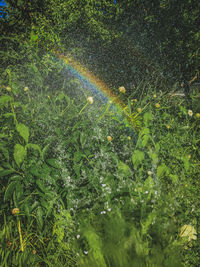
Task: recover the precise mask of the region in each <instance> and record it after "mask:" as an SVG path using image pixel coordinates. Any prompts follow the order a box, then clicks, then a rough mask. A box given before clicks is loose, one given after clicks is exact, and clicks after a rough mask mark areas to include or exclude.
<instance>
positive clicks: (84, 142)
mask: <svg viewBox="0 0 200 267" xmlns="http://www.w3.org/2000/svg"><path fill="white" fill-rule="evenodd" d="M87 137H88V135H87V134H86V133H84V132H81V134H80V142H81V147H82V148H84V146H85V144H86V141H87Z"/></svg>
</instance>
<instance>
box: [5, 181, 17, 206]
mask: <svg viewBox="0 0 200 267" xmlns="http://www.w3.org/2000/svg"><path fill="white" fill-rule="evenodd" d="M17 184H19V182H18V181H13V182H11V183H9V185H8V186H7V187H6V190H5V194H4V201H8V200H10V199H11V198H12V195H13V192H14V190H15V189H16V186H17Z"/></svg>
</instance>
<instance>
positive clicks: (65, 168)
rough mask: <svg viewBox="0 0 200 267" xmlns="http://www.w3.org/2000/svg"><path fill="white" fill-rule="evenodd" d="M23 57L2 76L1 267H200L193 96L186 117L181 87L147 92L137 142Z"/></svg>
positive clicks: (134, 99) (38, 57)
mask: <svg viewBox="0 0 200 267" xmlns="http://www.w3.org/2000/svg"><path fill="white" fill-rule="evenodd" d="M21 49H22V50H20V51H21V54H23V55H24V57H25V58H26V61H25V62H22V61H19V60H20V58H19V59H17V58H16V61H15V62H14V63H13V64H12V62H10V64H9V65H6V64H7V61H6V59H5V62H4V69H2V72H1V88H0V109H1V115H0V124H1V134H0V138H1V140H0V151H1V154H0V166H1V167H0V181H1V191H0V198H1V199H0V200H1V202H0V203H1V207H0V214H1V226H0V237H1V243H0V262H1V266H2V267H3V266H22V267H23V266H90V267H92V266H94V267H96V266H100V267H103V266H112V267H119V266H123V267H125V266H127V267H128V266H131V267H132V266H133V267H134V266H137V267H138V266H141V267H144V266H152V267H153V266H155V267H159V266H167V267H169V266H171V267H172V266H177V267H180V266H198V263H199V261H200V254H199V251H200V243H199V240H198V239H197V233H198V232H199V230H200V225H199V218H200V208H199V196H200V192H199V191H200V189H199V188H200V168H199V167H200V154H199V149H198V147H199V143H200V137H199V130H200V129H199V128H200V110H199V105H198V103H199V96H200V94H199V90H198V88H197V87H195V86H193V88H192V91H191V94H190V96H191V103H190V108H189V109H188V103H186V100H185V97H183V96H180V95H179V94H176V93H173V92H175V91H176V90H177V86H176V85H174V88H169V90H168V92H165V93H163V92H161V91H159V90H157V88H152V87H151V86H150V85H148V83H146V84H145V85H144V84H143V85H142V83H141V85H140V87H138V88H136V90H135V91H134V92H133V93H132V95H131V96H129V97H128V99H126V102H125V106H124V110H123V112H122V113H124V114H123V115H124V118H126V120H128V121H129V127H132V128H133V133H131V132H130V129H128V128H126V126H125V125H123V123H122V122H123V121H122V117H119V116H117V115H116V114H114V113H113V112H111V111H110V110H108V111H107V112H105V110H107V105H109V104H104V105H102V107H101V108H98V109H97V108H95V96H91V95H88V96H86V97H82V101H81V102H80V101H79V103H78V102H77V101H76V99H72V98H70V95H69V91H70V87H71V86H72V84H73V83H69V82H68V81H67V73H66V72H65V73H64V74H63V67H62V65H61V64H60V63H59V62H58V61H55V60H54V58H53V57H52V56H51V55H49V54H46V53H45V52H41V51H39V50H38V49H36V50H34V48H33V47H31V46H29V44H27V45H23V46H22V47H21ZM15 55H16V54H13V58H15ZM119 86H120V85H119ZM87 97H93V101H94V103H92V102H93V101H91V98H89V99H88V98H87ZM118 97H119V98H120V97H123V98H124V96H122V95H120V94H119V96H118Z"/></svg>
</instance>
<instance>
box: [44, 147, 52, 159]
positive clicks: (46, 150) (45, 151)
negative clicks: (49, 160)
mask: <svg viewBox="0 0 200 267" xmlns="http://www.w3.org/2000/svg"><path fill="white" fill-rule="evenodd" d="M50 145H51V144H47V145H46V146H45V147H44V148H43V149H42V159H43V160H45V156H46V154H47V152H48V149H49V146H50Z"/></svg>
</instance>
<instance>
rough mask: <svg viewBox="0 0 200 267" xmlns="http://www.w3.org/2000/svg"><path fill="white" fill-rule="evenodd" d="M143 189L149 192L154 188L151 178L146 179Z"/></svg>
mask: <svg viewBox="0 0 200 267" xmlns="http://www.w3.org/2000/svg"><path fill="white" fill-rule="evenodd" d="M144 187H146V188H147V189H149V190H150V189H152V188H153V187H154V181H153V179H152V177H151V176H148V178H147V179H146V180H145V182H144Z"/></svg>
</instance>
